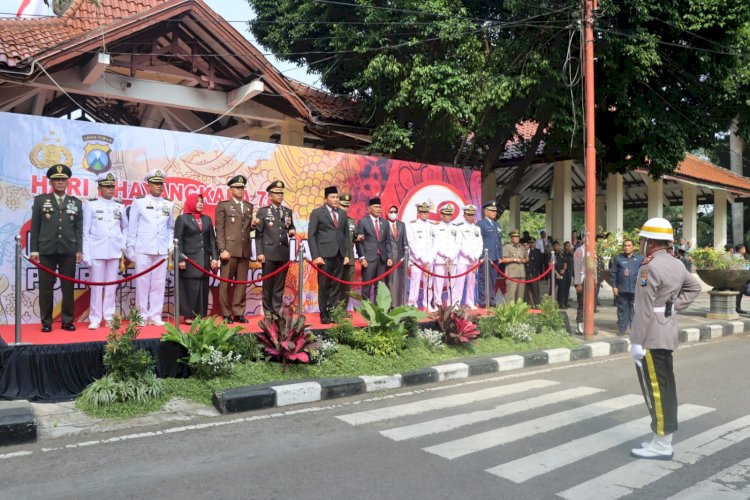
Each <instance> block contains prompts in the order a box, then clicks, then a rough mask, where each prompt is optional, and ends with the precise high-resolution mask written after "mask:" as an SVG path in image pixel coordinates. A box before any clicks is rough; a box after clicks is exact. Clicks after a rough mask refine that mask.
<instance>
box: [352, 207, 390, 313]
mask: <svg viewBox="0 0 750 500" xmlns="http://www.w3.org/2000/svg"><path fill="white" fill-rule="evenodd" d="M381 209H382V207H381V204H380V198H372V199H370V203H369V205H368V211H369V212H370V214H369V215H366V216H364V217H362V218H361V219H360V220H359V224H357V232H358V233H359V234H362V235H364V237H365V238H364V240H362V241H361V242H359V243H358V244H357V254H358V255H359V263H360V264H361V265H362V281H370V280H371V279H373V278H375V277H376V276H380V275H381V274H383V273H384V272H385V269H386V266H392V265H393V260H391V245H390V243H389V242H390V239H391V235H390V232H391V230H390V228H389V226H388V223H387V222H386V221H385V219H383V218H382V217H381V216H380V212H381ZM375 284H377V283H375ZM373 289H377V287H374V286H372V285H363V286H362V297H364V298H365V299H368V300H372V297H371V291H372V290H373Z"/></svg>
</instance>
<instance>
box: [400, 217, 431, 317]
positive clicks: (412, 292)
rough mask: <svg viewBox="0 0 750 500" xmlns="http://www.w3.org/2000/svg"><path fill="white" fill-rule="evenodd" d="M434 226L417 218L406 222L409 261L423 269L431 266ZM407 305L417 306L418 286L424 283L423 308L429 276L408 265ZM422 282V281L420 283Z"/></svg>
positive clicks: (426, 305)
mask: <svg viewBox="0 0 750 500" xmlns="http://www.w3.org/2000/svg"><path fill="white" fill-rule="evenodd" d="M434 228H435V226H434V225H433V224H432V223H431V222H430V221H426V220H422V219H417V220H413V221H411V222H409V223H408V224H406V240H407V242H408V244H409V261H410V262H415V263H417V264H419V265H420V266H422V267H423V268H425V269H431V268H432V259H433V256H432V238H433V236H434V235H435V232H434V231H435V230H434ZM409 273H410V276H409V305H410V306H415V307H416V306H417V301H418V300H419V287H420V285H424V291H425V297H424V298H423V299H422V304H423V305H424V307H425V308H427V307H428V306H429V304H428V303H427V300H428V297H427V291H428V290H429V286H430V277H429V276H426V275H425V273H424V272H423V271H422V270H420V269H419V268H417V267H416V266H410V269H409ZM422 282H424V283H422Z"/></svg>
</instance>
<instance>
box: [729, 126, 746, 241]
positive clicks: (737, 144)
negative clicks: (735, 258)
mask: <svg viewBox="0 0 750 500" xmlns="http://www.w3.org/2000/svg"><path fill="white" fill-rule="evenodd" d="M744 147H745V145H744V143H743V141H742V137H740V136H739V135H737V119H736V118H735V119H734V120H733V121H732V127H731V128H730V129H729V165H730V168H731V169H732V172H734V173H735V174H737V175H743V172H742V150H743V149H744ZM744 241H745V204H744V203H743V202H741V201H735V202H734V203H732V243H733V244H735V245H739V244H740V243H743V242H744Z"/></svg>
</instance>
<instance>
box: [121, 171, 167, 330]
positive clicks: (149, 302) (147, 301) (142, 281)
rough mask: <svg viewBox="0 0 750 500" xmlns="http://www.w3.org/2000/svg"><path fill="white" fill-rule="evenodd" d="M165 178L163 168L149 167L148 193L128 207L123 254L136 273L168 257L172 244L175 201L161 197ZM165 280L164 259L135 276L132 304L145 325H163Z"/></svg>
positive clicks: (147, 178) (165, 265) (147, 176)
mask: <svg viewBox="0 0 750 500" xmlns="http://www.w3.org/2000/svg"><path fill="white" fill-rule="evenodd" d="M165 178H166V176H165V175H164V171H163V170H160V169H155V170H151V171H150V172H149V173H148V174H146V178H145V180H146V182H147V185H148V194H147V195H145V196H141V197H138V198H136V199H135V200H133V204H132V205H131V206H130V215H129V217H128V238H127V243H126V247H125V257H127V258H128V260H131V261H134V262H135V272H136V274H138V273H140V272H142V271H145V270H146V269H148V268H150V267H151V266H153V265H155V264H156V263H157V262H159V261H160V260H161V259H164V258H165V257H168V256H169V252H171V251H172V248H173V246H174V244H173V243H172V239H173V236H174V218H173V216H172V212H173V209H174V203H173V202H172V200H170V199H167V198H164V197H162V194H163V192H164V179H165ZM166 281H167V262H164V263H162V264H161V265H160V266H158V267H157V268H156V269H154V270H153V271H151V272H150V273H146V274H144V275H143V276H140V277H138V278H136V279H135V305H136V306H138V309H140V312H141V316H142V317H143V320H144V321H145V322H146V323H147V324H152V325H157V326H163V325H164V321H162V319H161V317H162V312H163V310H164V296H165V289H166Z"/></svg>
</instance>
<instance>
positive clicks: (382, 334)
mask: <svg viewBox="0 0 750 500" xmlns="http://www.w3.org/2000/svg"><path fill="white" fill-rule="evenodd" d="M406 339H407V335H406V332H404V331H402V330H380V331H378V332H377V333H370V332H369V331H368V330H366V329H358V330H355V332H354V347H356V348H358V349H362V350H363V351H365V352H366V353H368V354H371V355H373V356H393V355H394V354H398V353H399V352H401V351H403V350H404V349H405V348H406Z"/></svg>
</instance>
